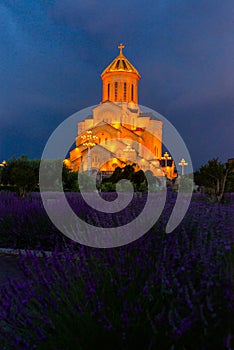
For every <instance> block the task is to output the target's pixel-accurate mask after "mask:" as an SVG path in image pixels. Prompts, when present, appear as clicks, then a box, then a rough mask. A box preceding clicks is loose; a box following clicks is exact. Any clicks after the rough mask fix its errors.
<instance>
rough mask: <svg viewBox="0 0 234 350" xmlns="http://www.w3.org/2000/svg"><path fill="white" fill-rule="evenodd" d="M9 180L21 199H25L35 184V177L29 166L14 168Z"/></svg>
mask: <svg viewBox="0 0 234 350" xmlns="http://www.w3.org/2000/svg"><path fill="white" fill-rule="evenodd" d="M11 179H12V182H13V184H14V185H15V186H16V187H17V191H18V193H19V195H20V196H21V197H25V196H26V194H27V193H29V192H31V191H32V190H33V188H34V187H35V186H36V184H37V179H36V175H35V173H34V171H33V169H32V168H31V167H30V166H27V167H22V168H21V167H14V168H13V169H12V173H11Z"/></svg>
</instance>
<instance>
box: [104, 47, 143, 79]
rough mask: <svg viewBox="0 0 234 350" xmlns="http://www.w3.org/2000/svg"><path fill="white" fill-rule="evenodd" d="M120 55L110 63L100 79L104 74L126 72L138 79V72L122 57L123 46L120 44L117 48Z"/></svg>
mask: <svg viewBox="0 0 234 350" xmlns="http://www.w3.org/2000/svg"><path fill="white" fill-rule="evenodd" d="M118 48H119V50H120V53H119V55H118V56H117V57H116V58H115V59H114V60H113V61H112V62H111V64H110V65H109V66H108V67H107V68H106V69H105V70H104V71H103V72H102V74H101V77H103V75H105V74H106V73H113V72H127V73H135V74H136V75H137V76H138V78H139V79H140V77H141V76H140V74H139V72H138V70H137V69H136V68H135V67H134V66H133V65H132V64H131V63H130V62H129V60H128V59H127V58H126V57H125V56H124V55H123V48H124V45H122V44H120V45H119V46H118Z"/></svg>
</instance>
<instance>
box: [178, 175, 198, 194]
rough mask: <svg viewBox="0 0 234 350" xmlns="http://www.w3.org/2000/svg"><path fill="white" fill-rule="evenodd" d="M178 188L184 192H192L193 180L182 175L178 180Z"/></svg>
mask: <svg viewBox="0 0 234 350" xmlns="http://www.w3.org/2000/svg"><path fill="white" fill-rule="evenodd" d="M179 190H180V192H184V193H192V192H193V190H194V182H193V179H191V178H190V177H189V176H186V175H184V176H182V177H181V178H180V180H179Z"/></svg>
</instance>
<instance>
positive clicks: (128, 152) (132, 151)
mask: <svg viewBox="0 0 234 350" xmlns="http://www.w3.org/2000/svg"><path fill="white" fill-rule="evenodd" d="M123 151H124V152H125V154H126V158H127V161H129V160H130V161H134V156H135V152H136V150H135V149H134V148H132V147H131V145H130V144H129V143H128V144H127V146H126V147H125V148H124V150H123Z"/></svg>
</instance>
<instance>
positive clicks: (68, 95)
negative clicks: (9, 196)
mask: <svg viewBox="0 0 234 350" xmlns="http://www.w3.org/2000/svg"><path fill="white" fill-rule="evenodd" d="M232 18H233V2H232V1H231V0H230V1H229V0H220V1H218V0H206V1H203V0H201V1H197V0H196V1H194V0H189V1H188V0H174V1H173V0H160V1H157V0H153V1H147V0H146V1H140V0H136V1H126V0H125V1H123V0H119V1H111V0H109V1H107V0H104V1H103V0H102V1H100V2H99V1H84V0H82V1H79V0H57V1H56V0H48V1H41V0H28V1H27V0H20V1H19V0H7V1H4V0H3V1H2V2H1V4H0V29H1V35H0V67H1V70H0V72H1V74H0V120H1V128H0V162H1V161H2V160H3V159H6V160H8V159H9V158H11V157H13V156H16V157H18V156H21V155H22V154H26V155H28V157H29V158H30V159H33V158H40V156H41V153H42V151H43V148H44V146H45V143H46V141H47V139H48V137H49V136H50V134H51V133H52V132H53V130H54V129H55V128H56V127H57V126H58V125H59V124H60V123H61V122H62V121H63V120H65V119H66V118H67V117H69V116H70V115H71V114H73V113H75V112H76V111H78V110H80V109H83V108H85V107H88V106H91V105H95V104H98V103H99V102H100V101H101V87H102V84H101V78H100V74H101V73H102V71H103V70H104V68H105V67H106V66H107V65H109V63H110V62H111V61H112V60H113V59H114V58H115V57H116V56H117V55H118V53H119V50H118V45H119V43H120V42H123V43H124V45H125V49H124V51H123V52H124V55H125V56H126V57H127V58H128V59H129V60H130V62H131V63H132V64H133V65H134V66H135V67H136V68H137V69H138V70H139V72H140V74H141V81H140V84H139V90H140V91H139V103H140V104H141V105H144V106H148V107H150V108H152V109H154V110H156V111H157V112H159V113H161V114H162V115H164V116H165V117H166V118H167V119H168V120H170V122H171V123H172V124H173V125H174V126H175V127H176V129H177V130H178V131H179V133H180V134H181V136H182V138H183V139H184V141H185V143H186V145H187V147H188V149H189V151H190V154H191V157H192V160H193V164H194V168H195V169H196V168H198V167H199V166H200V165H202V164H204V163H206V162H207V161H208V160H209V159H211V158H214V157H219V158H220V160H222V161H226V160H227V159H228V158H231V157H234V148H233V130H234V118H233V109H234V108H233V107H234V106H233V92H234V91H233V57H234V52H233V51H234V49H233V29H234V28H233V24H232Z"/></svg>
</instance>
